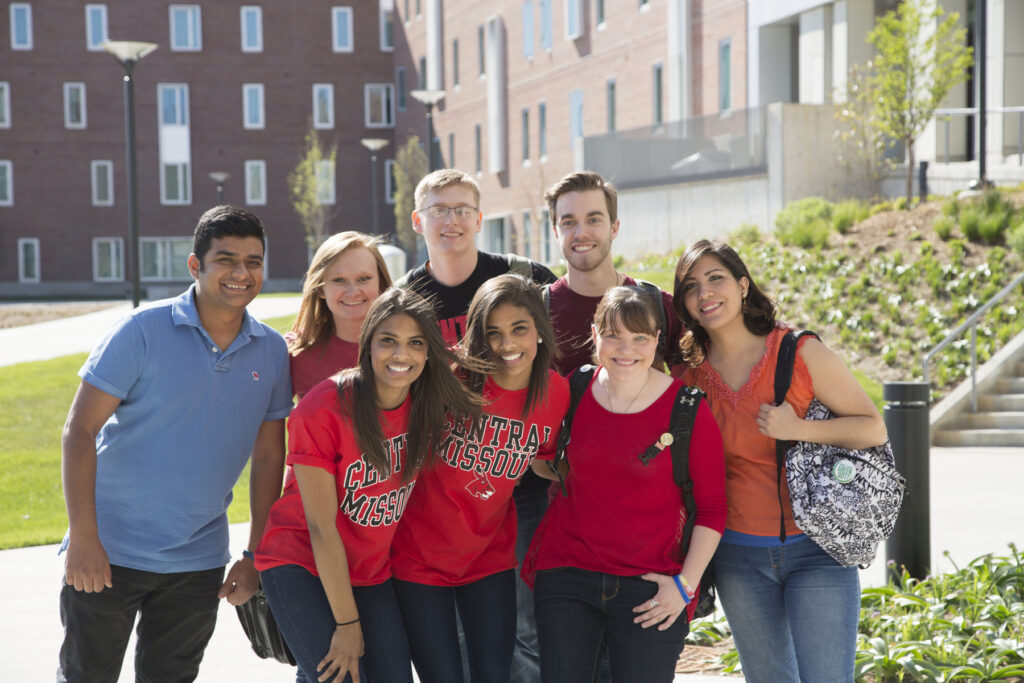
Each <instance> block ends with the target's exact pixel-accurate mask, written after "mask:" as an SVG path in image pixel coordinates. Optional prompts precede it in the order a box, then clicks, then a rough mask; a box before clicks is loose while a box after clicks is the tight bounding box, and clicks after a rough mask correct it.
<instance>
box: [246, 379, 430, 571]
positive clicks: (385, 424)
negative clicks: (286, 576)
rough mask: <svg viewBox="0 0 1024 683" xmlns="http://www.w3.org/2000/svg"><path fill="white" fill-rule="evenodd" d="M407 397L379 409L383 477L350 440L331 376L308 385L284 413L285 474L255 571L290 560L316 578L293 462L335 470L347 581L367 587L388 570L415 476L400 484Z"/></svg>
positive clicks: (352, 437)
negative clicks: (387, 464)
mask: <svg viewBox="0 0 1024 683" xmlns="http://www.w3.org/2000/svg"><path fill="white" fill-rule="evenodd" d="M409 401H410V399H406V401H405V402H404V403H402V405H401V406H399V407H398V408H396V409H395V410H383V411H381V412H380V426H381V431H382V432H383V434H384V448H385V451H386V452H387V454H388V457H389V459H390V461H391V469H392V474H391V476H389V477H388V478H387V479H384V480H383V481H382V480H380V478H379V477H378V475H377V472H376V470H375V469H373V467H372V466H371V465H370V464H369V462H367V461H366V459H365V458H364V457H363V456H362V454H361V453H360V450H359V447H358V446H357V445H356V435H355V432H354V430H353V427H352V423H351V422H350V421H349V419H348V418H346V417H345V416H343V415H342V413H341V405H340V404H339V402H338V390H337V385H336V384H335V382H334V381H333V380H331V379H327V380H324V381H323V382H321V383H319V384H317V385H316V386H315V387H313V388H312V389H311V390H310V391H309V393H308V394H306V396H305V398H303V399H302V400H301V401H299V405H298V406H296V407H295V409H294V410H293V411H292V414H291V417H290V418H289V419H288V442H289V443H288V465H289V468H288V473H287V476H286V477H285V487H284V493H283V494H282V495H281V497H280V498H279V499H278V500H277V502H275V503H274V505H273V506H272V507H271V508H270V513H269V515H268V517H267V526H266V528H265V530H264V531H263V538H262V540H260V544H259V547H258V548H257V549H256V552H255V555H256V569H258V570H260V571H263V570H264V569H270V568H271V567H277V566H281V565H285V564H297V565H299V566H300V567H304V568H306V569H308V570H309V571H310V572H312V573H313V574H314V575H317V576H319V573H318V572H317V570H316V560H315V559H314V558H313V546H312V543H311V542H310V539H309V528H308V527H307V526H306V515H305V512H304V511H303V509H302V498H301V497H300V494H299V487H298V484H297V483H296V480H295V475H294V472H293V471H292V468H291V466H293V465H308V466H310V467H319V468H321V469H324V470H327V471H328V472H330V473H331V474H333V475H334V478H335V481H336V482H337V487H338V517H337V524H338V533H339V534H340V535H341V541H342V543H344V544H345V553H346V555H348V569H349V575H350V577H351V580H352V585H353V586H373V585H376V584H379V583H382V582H384V581H386V580H387V579H388V578H390V576H391V563H390V562H389V554H390V550H391V539H392V538H393V537H394V535H395V530H396V529H397V528H398V520H399V519H400V518H401V516H402V511H403V510H404V509H405V506H406V503H407V502H408V500H409V494H410V493H412V489H413V484H414V481H409V482H404V483H403V482H402V470H403V468H404V467H405V465H406V462H407V454H406V431H407V428H408V423H409Z"/></svg>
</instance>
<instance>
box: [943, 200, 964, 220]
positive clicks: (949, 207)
mask: <svg viewBox="0 0 1024 683" xmlns="http://www.w3.org/2000/svg"><path fill="white" fill-rule="evenodd" d="M942 215H943V216H951V217H953V218H956V217H957V216H959V215H960V203H959V202H958V201H957V200H956V199H947V200H946V201H944V202H943V203H942Z"/></svg>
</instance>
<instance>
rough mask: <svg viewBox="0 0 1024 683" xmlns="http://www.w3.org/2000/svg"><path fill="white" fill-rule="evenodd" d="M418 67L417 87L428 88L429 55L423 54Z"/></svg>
mask: <svg viewBox="0 0 1024 683" xmlns="http://www.w3.org/2000/svg"><path fill="white" fill-rule="evenodd" d="M417 65H418V68H417V69H416V87H417V88H419V89H420V90H426V89H427V57H426V55H423V56H422V57H420V59H419V61H418V62H417Z"/></svg>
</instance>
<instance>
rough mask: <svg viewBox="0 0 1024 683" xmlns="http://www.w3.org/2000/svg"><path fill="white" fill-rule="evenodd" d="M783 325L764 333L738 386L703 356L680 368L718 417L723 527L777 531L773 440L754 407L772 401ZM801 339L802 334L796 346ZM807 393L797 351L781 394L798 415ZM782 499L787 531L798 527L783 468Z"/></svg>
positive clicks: (808, 381)
mask: <svg viewBox="0 0 1024 683" xmlns="http://www.w3.org/2000/svg"><path fill="white" fill-rule="evenodd" d="M786 330H787V328H785V327H781V326H780V327H776V328H775V329H774V330H772V332H771V333H769V335H768V336H767V337H766V338H765V353H764V355H763V356H762V357H761V360H759V361H758V362H757V365H755V366H754V369H753V370H751V371H750V377H749V379H747V383H746V384H744V385H743V386H742V387H741V388H740V390H739V391H733V390H732V388H731V387H730V386H729V385H728V384H726V383H725V381H724V380H722V377H721V376H720V375H719V374H718V371H717V370H715V369H714V368H713V367H712V366H711V364H710V363H708V362H707V361H704V363H702V364H701V365H699V366H698V367H696V368H686V369H685V370H684V371H683V373H682V379H683V381H684V382H686V383H687V384H694V385H696V386H698V387H700V388H701V389H702V390H703V391H704V392H705V393H707V399H708V404H709V406H710V407H711V412H712V413H713V414H714V416H715V420H716V421H717V422H718V427H719V429H720V430H721V432H722V441H723V444H724V446H725V493H726V498H727V501H728V507H729V516H728V519H727V520H726V528H727V529H731V530H733V531H737V532H740V533H744V534H752V535H756V536H778V534H779V492H778V486H777V484H776V470H775V440H774V439H772V438H769V437H767V436H765V435H764V434H762V433H761V432H760V430H759V429H758V427H757V413H758V410H760V408H761V404H762V403H768V404H771V403H774V399H775V392H774V388H773V385H774V382H775V363H776V360H777V358H778V352H779V344H780V343H781V341H782V338H783V336H785V333H786ZM805 339H806V338H801V340H800V342H799V345H800V346H802V345H803V342H804V341H805ZM798 348H799V347H798ZM812 398H814V387H813V386H812V384H811V375H810V372H809V371H808V370H807V366H806V365H805V364H804V361H803V359H801V358H800V355H799V353H798V354H797V356H796V362H795V364H794V366H793V382H792V384H791V385H790V388H789V393H788V394H786V400H787V401H788V402H789V403H790V404H791V405H792V406H793V409H794V410H795V411H796V414H797V416H798V417H800V418H803V417H804V415H805V414H806V413H807V407H808V406H809V405H810V403H811V399H812ZM782 501H783V508H784V509H783V512H784V514H785V519H786V534H787V535H788V534H798V533H801V532H800V530H799V529H798V528H797V526H796V524H795V523H794V522H793V508H792V506H791V505H790V502H789V488H788V487H787V486H786V477H785V474H783V477H782Z"/></svg>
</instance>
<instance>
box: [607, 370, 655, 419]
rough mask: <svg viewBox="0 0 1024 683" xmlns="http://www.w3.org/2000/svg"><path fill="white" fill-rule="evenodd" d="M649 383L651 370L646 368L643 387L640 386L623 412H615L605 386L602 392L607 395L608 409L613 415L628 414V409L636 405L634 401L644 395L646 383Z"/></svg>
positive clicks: (610, 395) (610, 396)
mask: <svg viewBox="0 0 1024 683" xmlns="http://www.w3.org/2000/svg"><path fill="white" fill-rule="evenodd" d="M650 381H651V369H650V368H647V378H646V379H644V383H643V385H641V387H640V391H638V392H636V395H635V396H633V400H632V401H630V402H629V405H627V406H626V409H625V410H621V411H619V410H615V406H614V405H613V404H612V392H611V391H610V390H609V389H608V387H607V385H606V386H605V388H604V391H605V393H606V394H608V407H609V408H610V409H611V411H612V412H613V413H628V412H629V409H630V408H632V407H633V404H634V403H636V400H637V399H638V398H640V394H642V393H644V389H646V388H647V383H648V382H650Z"/></svg>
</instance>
